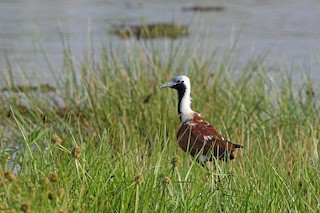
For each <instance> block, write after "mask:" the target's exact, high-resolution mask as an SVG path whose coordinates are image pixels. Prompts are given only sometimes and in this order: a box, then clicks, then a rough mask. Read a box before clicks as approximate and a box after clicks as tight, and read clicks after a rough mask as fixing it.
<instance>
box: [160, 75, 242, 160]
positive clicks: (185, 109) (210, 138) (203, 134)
mask: <svg viewBox="0 0 320 213" xmlns="http://www.w3.org/2000/svg"><path fill="white" fill-rule="evenodd" d="M166 87H169V88H171V89H175V90H177V91H178V114H179V118H180V121H181V126H180V128H179V130H178V133H177V140H178V143H179V146H180V147H181V148H182V149H183V150H184V151H185V152H187V153H189V154H190V155H191V156H192V157H194V158H196V160H197V161H198V162H199V163H200V164H201V165H203V166H204V165H205V164H206V162H208V161H215V160H216V159H219V160H223V161H229V160H232V159H234V154H233V152H234V151H235V149H239V148H243V146H242V145H240V144H236V143H233V142H231V141H229V140H226V139H224V138H223V137H222V135H221V134H220V133H219V131H218V130H217V129H216V128H214V127H213V126H212V125H211V124H210V123H209V122H208V121H206V120H204V119H203V118H202V117H201V114H199V113H198V112H195V111H193V110H192V109H191V97H190V93H191V85H190V79H189V78H188V77H187V76H184V75H181V76H176V77H174V78H173V79H172V80H171V81H169V82H167V83H165V84H163V85H162V86H160V88H166Z"/></svg>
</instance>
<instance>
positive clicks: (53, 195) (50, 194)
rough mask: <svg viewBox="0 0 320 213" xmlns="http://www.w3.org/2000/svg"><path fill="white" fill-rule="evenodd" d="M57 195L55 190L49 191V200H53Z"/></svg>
mask: <svg viewBox="0 0 320 213" xmlns="http://www.w3.org/2000/svg"><path fill="white" fill-rule="evenodd" d="M55 197H56V195H55V194H54V192H53V191H48V192H47V198H48V199H49V200H53V199H54V198H55Z"/></svg>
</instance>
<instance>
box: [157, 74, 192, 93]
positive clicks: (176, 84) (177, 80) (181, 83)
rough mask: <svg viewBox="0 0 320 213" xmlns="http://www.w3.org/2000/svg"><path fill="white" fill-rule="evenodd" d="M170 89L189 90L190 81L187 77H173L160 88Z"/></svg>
mask: <svg viewBox="0 0 320 213" xmlns="http://www.w3.org/2000/svg"><path fill="white" fill-rule="evenodd" d="M164 87H170V88H172V89H176V90H178V91H179V90H185V89H186V88H190V79H189V78H188V77H187V76H184V75H181V76H176V77H174V78H173V79H172V80H171V81H169V82H167V83H165V84H164V85H162V86H161V87H160V88H164Z"/></svg>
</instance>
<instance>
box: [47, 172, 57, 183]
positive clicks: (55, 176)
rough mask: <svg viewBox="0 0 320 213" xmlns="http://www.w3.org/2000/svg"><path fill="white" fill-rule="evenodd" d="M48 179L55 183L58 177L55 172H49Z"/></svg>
mask: <svg viewBox="0 0 320 213" xmlns="http://www.w3.org/2000/svg"><path fill="white" fill-rule="evenodd" d="M49 179H50V181H51V182H52V183H54V182H57V181H58V180H59V175H58V174H57V173H55V172H51V173H50V175H49Z"/></svg>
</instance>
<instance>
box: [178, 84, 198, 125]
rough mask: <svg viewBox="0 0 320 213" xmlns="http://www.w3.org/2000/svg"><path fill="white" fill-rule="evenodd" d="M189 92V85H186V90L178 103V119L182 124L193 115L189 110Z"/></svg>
mask: <svg viewBox="0 0 320 213" xmlns="http://www.w3.org/2000/svg"><path fill="white" fill-rule="evenodd" d="M190 90H191V88H190V85H187V86H186V90H185V92H184V94H183V96H182V98H181V100H180V102H179V117H180V120H181V122H182V123H183V122H185V121H187V120H189V119H191V118H192V117H193V115H194V113H195V112H194V111H193V110H192V109H191V97H190Z"/></svg>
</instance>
